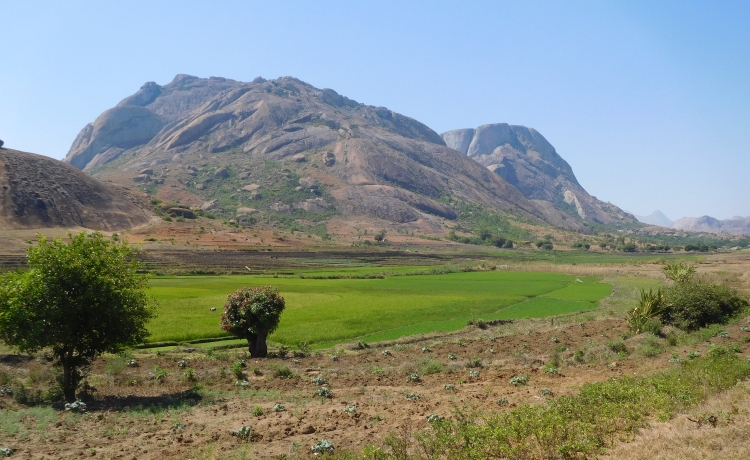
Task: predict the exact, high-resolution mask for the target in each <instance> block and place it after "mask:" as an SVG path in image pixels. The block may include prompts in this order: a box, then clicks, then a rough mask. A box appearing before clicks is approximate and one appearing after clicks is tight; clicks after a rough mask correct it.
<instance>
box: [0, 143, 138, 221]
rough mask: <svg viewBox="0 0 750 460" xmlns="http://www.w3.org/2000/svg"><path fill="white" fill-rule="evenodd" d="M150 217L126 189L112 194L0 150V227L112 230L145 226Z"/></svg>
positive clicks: (88, 180) (48, 163)
mask: <svg viewBox="0 0 750 460" xmlns="http://www.w3.org/2000/svg"><path fill="white" fill-rule="evenodd" d="M150 218H151V214H150V213H149V212H147V211H144V210H143V209H142V208H141V207H139V205H138V204H137V199H136V197H135V196H134V195H131V194H130V192H128V191H127V190H123V189H115V188H113V187H111V186H109V185H107V184H104V183H102V182H101V181H99V180H97V179H95V178H93V177H91V176H89V175H87V174H85V173H83V172H81V171H79V170H77V169H76V168H73V167H72V166H70V165H67V164H64V163H62V162H59V161H57V160H53V159H51V158H48V157H44V156H41V155H34V154H32V153H25V152H19V151H17V150H10V149H3V150H2V151H0V227H2V228H6V229H27V228H51V227H69V228H74V227H83V228H88V229H91V230H106V231H114V230H125V229H129V228H132V227H135V226H137V225H142V224H145V223H147V222H148V221H149V219H150Z"/></svg>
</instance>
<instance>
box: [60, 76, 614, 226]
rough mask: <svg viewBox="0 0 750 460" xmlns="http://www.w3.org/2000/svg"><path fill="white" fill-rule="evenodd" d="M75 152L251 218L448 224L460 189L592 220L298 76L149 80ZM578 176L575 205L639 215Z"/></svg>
mask: <svg viewBox="0 0 750 460" xmlns="http://www.w3.org/2000/svg"><path fill="white" fill-rule="evenodd" d="M514 145H515V144H514ZM550 147H551V146H550ZM553 150H554V149H553ZM64 161H65V162H67V163H69V164H71V165H73V166H75V167H77V168H79V169H82V170H84V171H88V172H90V173H92V174H93V175H95V176H96V177H100V178H106V179H111V180H114V181H120V182H123V183H126V182H128V183H131V184H136V185H137V186H138V187H140V188H141V189H142V190H145V191H146V192H148V193H149V194H151V195H153V196H156V197H157V198H160V199H164V200H170V201H172V202H178V201H179V202H180V203H181V204H183V205H190V206H194V207H198V206H201V207H203V208H204V209H206V210H210V211H211V212H212V213H215V214H217V215H220V216H222V217H224V218H236V219H238V220H243V221H245V222H250V223H253V222H271V221H273V222H283V223H284V225H286V226H290V227H297V228H312V227H314V226H319V225H325V224H326V222H328V221H329V220H330V219H331V218H332V217H334V216H347V217H346V218H347V219H349V220H350V221H351V222H356V221H357V219H359V218H360V217H361V218H370V219H372V218H376V219H383V220H385V221H390V222H393V223H396V224H404V223H415V224H417V223H418V224H420V225H421V226H422V227H421V228H431V229H434V231H442V229H443V228H444V227H443V225H444V223H445V222H446V221H450V220H453V219H456V217H457V216H458V215H459V213H460V212H461V211H460V206H459V204H460V203H473V204H475V205H481V206H483V207H484V208H486V209H489V210H493V211H497V212H500V213H505V214H506V215H508V216H512V217H513V218H514V219H522V220H526V221H528V222H536V223H538V224H541V225H551V226H553V227H558V228H562V229H567V230H576V231H588V229H587V228H586V227H585V226H584V225H583V222H582V221H581V219H580V218H578V217H577V216H576V215H575V213H573V216H571V215H570V214H569V213H566V212H562V211H560V209H558V208H556V207H555V206H554V205H553V204H551V203H550V202H548V201H544V200H543V199H539V198H540V197H537V196H536V195H531V196H529V197H527V196H525V195H524V193H523V188H518V187H517V184H515V185H514V184H512V183H510V182H509V180H506V179H505V178H504V177H503V176H502V175H500V174H491V173H490V172H489V171H488V170H487V169H486V168H485V167H483V166H482V165H480V164H478V163H477V162H475V161H474V160H473V159H472V158H468V157H467V156H466V155H463V154H461V153H459V152H457V151H455V150H453V149H452V148H449V147H448V146H446V144H445V142H444V141H443V138H442V137H441V136H440V135H438V134H437V133H436V132H434V131H433V130H431V129H430V128H428V127H427V126H425V125H424V124H422V123H420V122H418V121H416V120H414V119H412V118H409V117H407V116H404V115H401V114H399V113H396V112H393V111H391V110H389V109H387V108H385V107H376V106H369V105H365V104H361V103H358V102H356V101H353V100H351V99H349V98H347V97H344V96H342V95H340V94H338V93H337V92H336V91H334V90H332V89H319V88H315V87H313V86H312V85H310V84H308V83H305V82H303V81H300V80H298V79H296V78H292V77H282V78H279V79H276V80H268V81H267V80H265V79H263V78H260V77H259V78H256V79H255V80H254V81H253V82H249V83H248V82H239V81H234V80H229V79H225V78H218V77H211V78H197V77H193V76H190V75H178V76H176V77H175V78H174V80H173V81H172V82H170V83H169V84H167V85H158V84H156V83H153V82H149V83H146V84H145V85H143V87H141V89H140V90H139V91H138V92H137V93H135V94H134V95H132V96H129V97H127V98H125V99H123V100H122V101H121V102H120V103H118V104H117V105H116V106H115V107H113V108H111V109H109V110H107V111H105V112H104V113H102V114H101V115H100V116H99V117H98V118H97V119H96V120H95V121H94V122H93V123H90V124H88V125H87V126H85V127H84V128H83V129H82V130H81V132H80V134H79V135H78V137H77V138H76V139H75V141H74V142H73V145H72V146H71V149H70V151H69V152H68V155H67V156H66V158H65V160H64ZM570 175H572V172H570ZM566 177H567V176H566ZM574 185H576V184H572V183H571V185H570V186H569V187H568V189H570V190H571V192H570V193H573V195H571V197H570V199H569V202H570V203H573V204H572V205H570V206H580V207H581V209H582V210H583V211H582V212H583V213H584V215H585V216H587V218H595V219H598V220H600V221H603V222H609V221H615V220H617V219H618V217H617V216H619V218H620V219H621V220H628V219H629V218H628V216H626V215H624V214H622V213H621V212H619V213H618V211H619V210H618V209H617V208H616V207H614V206H612V205H609V206H610V207H611V211H606V209H605V208H606V206H605V205H596V206H594V205H591V204H590V203H593V201H591V200H590V199H589V198H588V194H585V192H583V191H582V189H580V187H577V186H574ZM551 187H554V185H551ZM564 193H565V192H564V191H563V190H561V191H560V192H559V193H558V195H561V194H564ZM561 196H562V195H561ZM557 201H559V202H564V201H563V198H560V199H559V200H557ZM575 203H579V204H578V205H576V204H575Z"/></svg>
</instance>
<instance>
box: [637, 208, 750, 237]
mask: <svg viewBox="0 0 750 460" xmlns="http://www.w3.org/2000/svg"><path fill="white" fill-rule="evenodd" d="M635 217H636V219H638V220H639V221H640V222H643V223H644V224H651V225H658V226H660V227H669V228H674V229H675V230H683V231H687V232H705V233H727V234H730V235H750V217H741V216H734V217H732V218H731V219H724V220H719V219H716V218H714V217H710V216H702V217H683V218H681V219H677V220H676V221H672V220H670V219H669V218H668V217H667V216H665V215H664V213H663V212H661V211H658V210H657V211H654V212H652V213H651V214H650V215H648V216H639V215H636V216H635Z"/></svg>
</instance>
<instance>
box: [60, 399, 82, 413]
mask: <svg viewBox="0 0 750 460" xmlns="http://www.w3.org/2000/svg"><path fill="white" fill-rule="evenodd" d="M65 410H66V411H69V412H74V413H76V414H82V413H84V412H86V403H85V402H83V401H80V400H76V401H74V402H72V403H66V404H65Z"/></svg>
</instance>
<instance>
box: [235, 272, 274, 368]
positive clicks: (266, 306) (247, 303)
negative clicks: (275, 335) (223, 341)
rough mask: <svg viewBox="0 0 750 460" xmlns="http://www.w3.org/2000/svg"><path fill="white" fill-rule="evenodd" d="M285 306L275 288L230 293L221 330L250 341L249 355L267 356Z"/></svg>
mask: <svg viewBox="0 0 750 460" xmlns="http://www.w3.org/2000/svg"><path fill="white" fill-rule="evenodd" d="M285 306H286V303H285V301H284V298H283V297H281V296H280V295H279V290H278V289H277V288H275V287H273V286H263V287H259V288H242V289H238V290H237V291H235V292H233V293H232V294H229V297H228V298H227V302H226V303H225V304H224V313H222V315H221V328H222V329H224V330H225V331H227V332H230V333H232V334H234V335H236V336H237V337H242V338H243V339H246V340H247V344H248V349H249V351H250V356H252V357H253V358H265V357H266V356H267V355H268V346H267V345H266V339H267V338H268V334H270V333H272V332H273V331H275V330H276V328H277V327H278V326H279V319H280V317H281V313H282V312H283V311H284V307H285Z"/></svg>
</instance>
